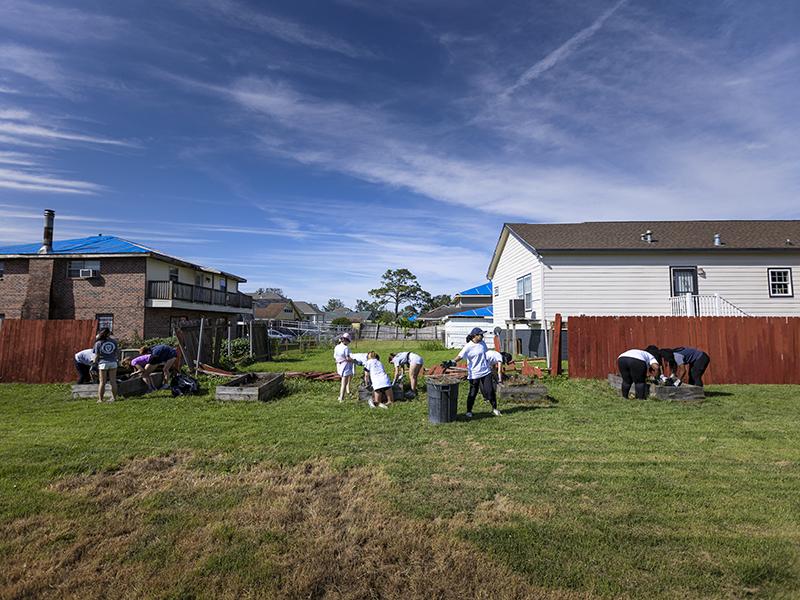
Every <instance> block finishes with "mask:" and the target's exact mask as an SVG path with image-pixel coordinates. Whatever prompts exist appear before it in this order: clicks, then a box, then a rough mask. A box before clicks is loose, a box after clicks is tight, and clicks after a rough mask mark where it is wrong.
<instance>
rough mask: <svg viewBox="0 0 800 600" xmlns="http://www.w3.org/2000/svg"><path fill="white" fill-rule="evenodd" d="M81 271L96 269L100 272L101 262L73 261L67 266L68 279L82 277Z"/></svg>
mask: <svg viewBox="0 0 800 600" xmlns="http://www.w3.org/2000/svg"><path fill="white" fill-rule="evenodd" d="M81 269H94V270H95V271H97V272H98V273H99V272H100V261H99V260H71V261H69V265H68V266H67V277H80V276H81Z"/></svg>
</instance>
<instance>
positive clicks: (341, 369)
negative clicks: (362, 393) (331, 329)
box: [333, 332, 355, 402]
mask: <svg viewBox="0 0 800 600" xmlns="http://www.w3.org/2000/svg"><path fill="white" fill-rule="evenodd" d="M350 341H351V339H350V334H349V333H346V332H345V333H343V334H342V335H341V336H339V343H338V344H337V345H336V347H335V348H334V349H333V360H335V361H336V372H337V373H339V375H340V376H341V378H342V385H341V387H340V388H339V402H344V395H345V394H347V395H348V396H349V395H350V381H351V380H352V379H353V374H354V373H355V367H354V363H353V358H352V356H351V355H350V348H348V346H349V345H350Z"/></svg>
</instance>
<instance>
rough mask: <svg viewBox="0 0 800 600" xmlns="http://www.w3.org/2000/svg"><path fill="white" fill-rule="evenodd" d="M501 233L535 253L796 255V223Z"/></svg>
mask: <svg viewBox="0 0 800 600" xmlns="http://www.w3.org/2000/svg"><path fill="white" fill-rule="evenodd" d="M506 227H508V228H509V229H510V230H511V231H512V232H513V233H514V234H515V235H517V236H518V237H519V238H521V239H522V240H523V241H524V242H525V243H527V244H528V245H530V246H532V247H533V248H535V249H536V250H538V251H539V252H543V251H546V250H699V249H702V250H714V251H724V250H726V249H728V250H743V249H747V250H798V251H800V221H798V220H793V221H757V220H754V221H602V222H587V223H547V224H545V223H506ZM648 232H649V235H648ZM716 235H719V243H715V236H716ZM501 239H502V238H501Z"/></svg>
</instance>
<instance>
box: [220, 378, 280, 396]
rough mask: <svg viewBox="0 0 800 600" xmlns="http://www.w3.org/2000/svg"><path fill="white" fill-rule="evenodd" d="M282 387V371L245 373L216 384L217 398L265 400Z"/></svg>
mask: <svg viewBox="0 0 800 600" xmlns="http://www.w3.org/2000/svg"><path fill="white" fill-rule="evenodd" d="M282 389H283V373H247V374H245V375H241V376H239V377H236V378H234V379H231V380H230V381H229V382H228V383H226V384H225V385H218V386H217V395H216V398H217V400H245V401H256V400H260V401H262V402H263V401H266V400H269V399H270V398H272V397H273V396H275V395H277V394H278V392H280V391H281V390H282Z"/></svg>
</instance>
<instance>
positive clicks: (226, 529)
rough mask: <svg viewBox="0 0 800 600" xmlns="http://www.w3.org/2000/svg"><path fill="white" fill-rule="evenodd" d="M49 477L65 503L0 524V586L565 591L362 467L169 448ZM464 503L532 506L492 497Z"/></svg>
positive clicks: (398, 593)
mask: <svg viewBox="0 0 800 600" xmlns="http://www.w3.org/2000/svg"><path fill="white" fill-rule="evenodd" d="M51 489H52V490H53V491H55V492H56V493H58V494H61V495H63V496H64V503H65V506H66V507H68V510H67V511H66V512H65V513H62V514H48V515H38V516H36V517H31V518H26V519H18V520H16V521H13V522H11V523H9V524H7V525H5V526H3V527H2V528H1V529H0V538H2V539H3V540H4V542H3V543H2V553H1V554H0V556H2V559H3V563H4V568H3V570H2V572H1V573H0V595H2V597H4V598H24V597H49V598H55V597H58V598H64V597H80V598H99V597H104V598H105V597H108V598H121V597H214V598H254V597H282V598H336V599H339V598H342V599H344V598H354V599H355V598H412V599H413V598H426V599H428V598H566V597H570V598H574V597H577V595H576V594H573V593H568V592H564V593H561V592H559V591H557V590H556V591H554V590H540V589H536V588H533V587H532V586H531V585H530V584H529V583H528V581H527V580H525V579H524V578H522V577H521V576H519V575H517V574H514V573H512V572H511V571H510V570H509V569H508V568H506V567H505V566H503V565H499V564H496V563H494V562H493V561H492V560H490V559H489V558H488V557H487V556H486V555H485V554H483V553H482V552H480V551H479V550H478V549H476V548H475V547H474V546H473V545H471V544H470V543H468V542H464V541H461V540H458V539H456V537H455V536H454V535H452V533H450V531H451V529H450V527H442V526H438V525H436V524H432V523H428V522H424V521H417V520H413V519H409V518H405V517H402V516H399V515H397V514H394V513H392V512H391V511H389V510H388V509H387V503H386V502H385V498H386V497H387V493H388V491H389V490H390V484H389V482H388V480H387V479H386V477H385V476H383V475H382V474H380V473H377V472H375V471H371V470H367V469H353V470H349V471H344V472H342V471H338V470H336V469H334V468H332V467H331V466H330V465H329V464H328V463H326V462H322V461H317V462H308V463H305V464H302V465H299V466H297V467H292V468H280V467H272V466H267V465H263V464H256V465H252V466H250V467H247V468H243V469H240V470H237V471H235V472H232V473H220V472H214V471H208V470H204V471H200V470H197V469H195V468H193V466H192V460H191V456H190V455H188V454H177V455H171V456H167V457H159V458H147V459H140V460H133V461H131V462H129V463H127V464H125V465H124V466H122V467H121V468H119V469H117V470H114V471H107V472H101V473H97V474H94V475H89V476H83V477H73V478H69V479H66V480H62V481H59V482H57V483H56V484H54V485H53V486H52V488H51ZM477 512H478V513H486V514H489V513H493V512H497V513H498V514H505V515H508V514H521V515H524V516H526V517H528V518H531V517H534V516H537V517H538V518H542V517H543V516H544V515H542V514H537V515H532V514H530V511H529V510H526V509H524V508H523V507H520V506H517V505H514V504H512V503H511V502H510V501H509V500H507V499H505V498H503V497H498V498H496V499H495V500H494V501H493V502H492V503H491V506H489V505H487V506H481V507H479V509H478V511H477Z"/></svg>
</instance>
